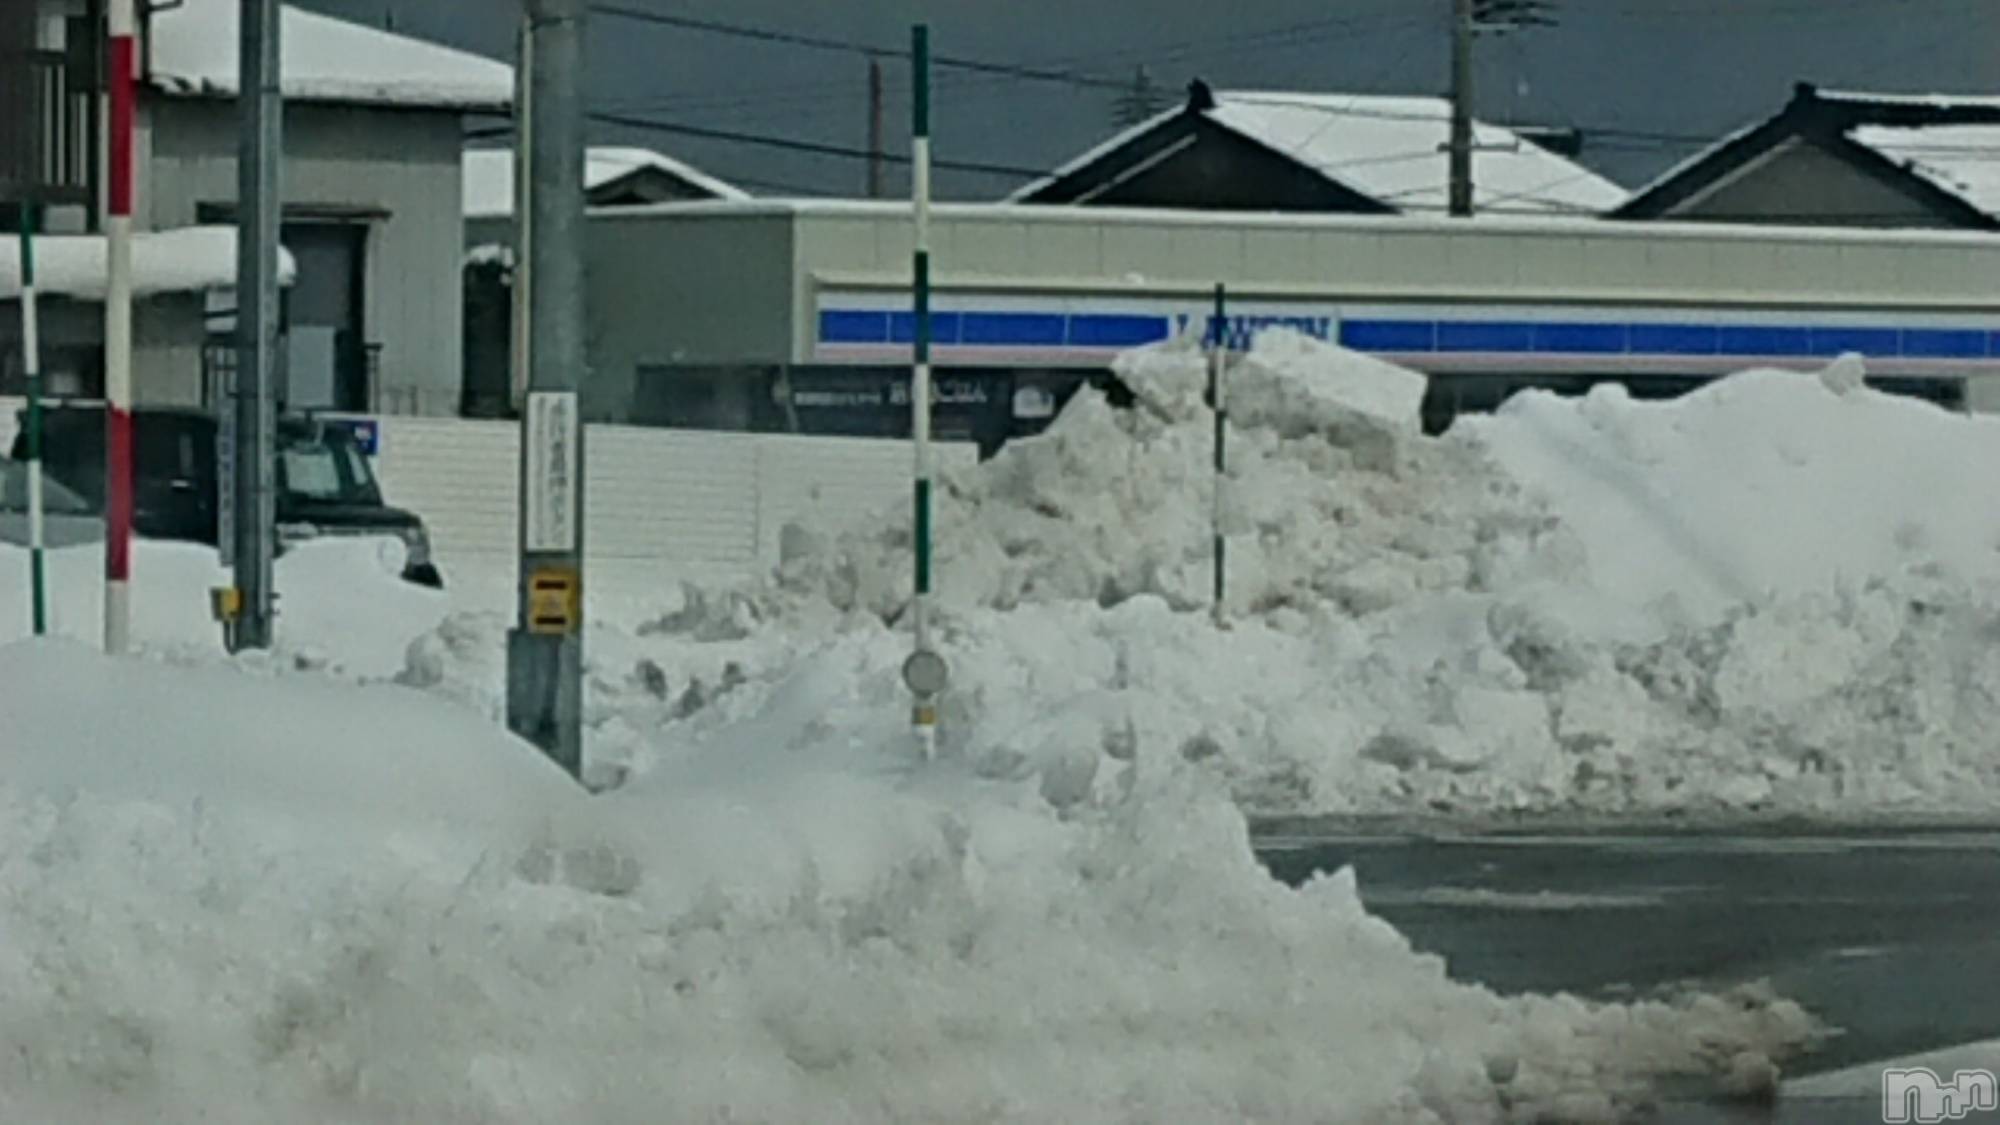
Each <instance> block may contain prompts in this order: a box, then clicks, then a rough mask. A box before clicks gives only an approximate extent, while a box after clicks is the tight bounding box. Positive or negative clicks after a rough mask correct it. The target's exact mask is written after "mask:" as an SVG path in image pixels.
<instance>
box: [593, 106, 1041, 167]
mask: <svg viewBox="0 0 2000 1125" xmlns="http://www.w3.org/2000/svg"><path fill="white" fill-rule="evenodd" d="M589 117H590V120H592V121H595V122H598V123H599V124H603V125H615V126H617V127H619V128H623V129H640V130H645V131H650V132H656V133H671V134H673V135H675V136H682V137H699V138H702V139H704V140H711V141H726V142H729V143H731V144H742V145H759V146H762V147H764V148H774V149H783V150H785V151H787V152H803V153H810V154H812V155H814V156H833V157H839V158H841V159H843V160H868V159H871V158H872V157H873V154H871V153H870V152H869V151H868V150H867V149H864V148H853V147H850V146H847V145H835V144H826V143H824V142H821V141H805V140H799V139H797V138H795V137H778V136H771V135H769V134H765V133H743V132H738V131H736V130H734V129H714V128H710V127H708V126H705V125H683V124H680V123H678V122H672V121H655V120H652V119H651V118H645V117H633V116H631V115H629V114H623V113H605V112H602V111H598V112H593V113H591V114H589ZM881 158H882V159H883V160H886V161H888V162H889V163H891V164H908V163H910V158H909V157H908V156H906V155H903V154H900V153H893V152H891V153H883V154H882V156H881ZM931 163H932V165H934V166H935V167H937V168H940V169H944V170H947V171H953V172H975V173H979V174H981V175H988V176H1006V177H1008V178H1010V179H1014V178H1023V177H1027V178H1032V177H1038V176H1042V175H1046V174H1047V173H1046V171H1045V170H1043V169H1040V168H1021V167H1017V166H1014V165H1008V164H983V163H979V162H977V161H971V160H943V159H934V160H932V161H931Z"/></svg>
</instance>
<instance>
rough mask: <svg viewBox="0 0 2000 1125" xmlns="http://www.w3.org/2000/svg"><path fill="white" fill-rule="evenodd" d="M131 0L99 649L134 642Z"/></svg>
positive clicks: (111, 272) (113, 213) (117, 132)
mask: <svg viewBox="0 0 2000 1125" xmlns="http://www.w3.org/2000/svg"><path fill="white" fill-rule="evenodd" d="M135 3H136V0H111V10H110V28H111V41H110V44H109V46H110V65H111V73H110V76H109V85H110V103H111V122H110V130H109V134H108V136H107V138H106V142H107V143H106V145H105V150H106V151H105V162H106V164H107V165H109V167H108V168H107V169H106V175H105V189H106V190H105V204H106V206H105V217H104V233H105V243H106V256H107V259H108V261H107V267H108V268H107V271H106V272H107V278H106V286H105V295H104V400H105V401H104V495H105V511H104V524H105V526H104V651H106V652H109V653H113V654H119V653H123V652H125V651H126V650H127V649H128V648H129V647H130V646H131V643H132V205H133V197H134V191H133V186H134V185H133V180H134V177H135V174H136V169H135V168H134V160H135V158H136V153H135V152H134V145H133V128H134V124H135V121H134V115H135V113H136V111H137V103H136V97H137V92H138V91H137V89H136V86H135V83H136V81H137V78H138V65H139V51H138V46H137V42H136V33H137V30H138V28H137V23H138V20H137V17H136V14H135V13H134V10H133V6H134V4H135Z"/></svg>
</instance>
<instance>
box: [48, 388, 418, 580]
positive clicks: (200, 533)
mask: <svg viewBox="0 0 2000 1125" xmlns="http://www.w3.org/2000/svg"><path fill="white" fill-rule="evenodd" d="M217 431H218V427H217V424H216V419H215V416H214V415H212V414H210V413H208V412H207V411H203V410H192V409H173V408H147V409H140V410H135V411H133V413H132V446H133V465H132V476H133V497H132V502H133V511H132V526H133V530H135V531H136V532H137V533H138V534H140V535H144V536H146V537H148V538H151V539H178V540H183V541H186V542H190V543H205V544H208V545H210V546H214V545H215V543H216V541H217V537H218V529H219V526H220V522H221V521H220V520H219V519H218V517H217V511H216V502H217V497H218V496H219V495H220V492H219V490H218V488H217V481H216V472H217V461H216V435H217ZM274 437H275V444H276V447H277V464H276V477H277V479H276V485H277V495H276V497H275V506H276V508H277V524H278V532H279V545H280V550H282V549H283V547H284V545H285V544H287V543H292V542H297V541H299V540H301V539H310V538H317V537H320V536H328V535H335V536H360V535H375V536H387V537H392V538H396V539H400V540H402V542H403V545H404V547H405V548H406V550H407V554H406V556H405V560H406V561H405V564H404V568H403V577H404V578H405V579H406V580H408V581H411V582H415V583H418V584H419V585H424V586H431V587H441V586H443V585H444V578H443V575H441V574H440V573H439V572H438V568H437V565H436V563H435V562H433V561H432V559H431V545H430V535H429V533H428V532H427V531H426V530H425V528H424V523H423V520H421V519H419V518H418V517H417V516H416V515H415V514H414V513H411V512H407V511H404V510H403V509H401V508H392V507H390V506H389V505H387V504H385V503H383V501H382V490H381V487H380V486H379V485H378V484H377V483H376V480H375V472H374V469H373V468H372V467H371V466H370V465H369V463H368V456H367V454H365V453H364V452H362V450H361V447H360V446H359V445H357V444H355V441H354V437H353V435H352V434H351V433H350V432H349V431H348V430H347V429H345V428H344V427H341V426H333V425H325V424H322V423H320V422H318V421H315V420H314V419H311V418H300V417H285V418H281V419H279V420H278V425H277V433H276V434H275V435H274ZM26 454H27V419H26V418H25V417H23V418H22V419H21V429H20V432H19V433H17V434H16V436H15V438H14V449H13V453H12V457H13V458H14V459H15V460H21V459H23V458H25V456H26ZM42 462H43V468H44V471H45V472H46V473H47V474H48V476H49V478H50V479H52V480H55V481H58V482H60V483H61V484H63V485H65V486H66V487H68V488H69V489H70V490H71V491H73V492H75V493H77V494H78V495H80V496H82V497H83V498H84V499H85V500H86V501H88V502H89V503H90V504H92V505H93V506H95V507H96V509H97V510H98V511H100V512H101V511H102V510H103V507H104V501H105V488H104V468H105V466H104V409H103V407H102V406H101V405H96V404H91V405H84V406H79V405H58V406H54V407H50V408H48V409H45V410H44V411H43V412H42Z"/></svg>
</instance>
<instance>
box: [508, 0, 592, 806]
mask: <svg viewBox="0 0 2000 1125" xmlns="http://www.w3.org/2000/svg"><path fill="white" fill-rule="evenodd" d="M526 5H527V6H526V11H527V14H528V51H527V59H526V61H527V63H528V65H529V66H530V67H532V70H531V72H530V83H529V84H530V90H529V94H530V100H529V103H528V106H527V107H526V118H527V130H528V133H527V136H528V138H529V143H530V145H531V146H532V147H531V149H530V152H529V171H530V177H529V178H530V179H531V180H532V182H533V190H532V193H531V196H530V198H529V199H528V200H527V201H526V203H527V210H528V211H530V212H532V213H531V214H530V215H529V217H528V221H529V224H530V225H529V228H528V233H529V238H528V240H527V241H528V254H527V258H528V268H529V272H530V274H531V275H532V277H533V279H534V287H533V289H532V290H531V291H530V294H529V300H530V304H531V305H532V319H533V333H532V335H531V336H530V341H529V346H530V349H531V355H530V364H531V366H530V368H529V371H528V393H527V401H526V403H525V406H524V408H523V409H522V411H521V509H520V512H521V525H520V533H521V537H520V601H519V616H518V619H517V622H516V625H515V628H514V630H513V631H512V632H510V633H509V634H508V636H507V727H508V729H509V730H511V731H513V732H514V733H515V734H517V735H519V736H521V737H522V738H524V739H526V740H528V741H529V742H532V743H534V744H535V745H536V746H539V747H541V749H542V750H543V752H545V753H547V754H548V755H549V757H550V758H552V759H554V760H555V762H556V764H557V765H559V766H561V767H562V768H563V769H564V770H566V771H568V772H569V774H570V776H571V777H576V778H581V777H582V775H583V512H584V507H583V500H584V492H583V479H582V477H583V465H584V458H583V437H584V435H583V425H582V420H581V417H580V413H579V409H578V397H577V389H578V386H579V383H580V380H581V377H582V373H583V367H584V362H585V356H584V336H583V332H584V325H583V318H584V299H583V223H584V199H583V101H582V89H581V87H582V79H583V33H584V12H585V7H584V0H526ZM515 113H516V115H517V116H519V115H521V114H522V113H523V109H522V107H519V106H516V107H515ZM521 210H522V208H520V207H518V206H517V207H516V211H517V213H519V212H520V211H521Z"/></svg>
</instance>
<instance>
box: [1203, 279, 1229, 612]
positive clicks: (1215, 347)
mask: <svg viewBox="0 0 2000 1125" xmlns="http://www.w3.org/2000/svg"><path fill="white" fill-rule="evenodd" d="M1227 301H1228V299H1227V296H1226V295H1225V290H1224V289H1223V287H1222V283H1221V282H1217V283H1216V285H1215V315H1214V317H1213V318H1212V319H1211V320H1210V321H1209V323H1210V324H1211V325H1213V327H1212V328H1211V329H1210V330H1209V341H1208V404H1209V407H1210V409H1211V410H1212V411H1213V412H1214V414H1215V495H1214V496H1213V498H1212V499H1213V504H1214V506H1213V507H1212V508H1211V509H1210V511H1209V515H1208V521H1209V523H1208V526H1209V535H1210V540H1211V548H1212V550H1213V552H1214V566H1215V574H1214V578H1215V591H1214V595H1215V597H1214V606H1213V608H1214V612H1215V623H1216V624H1217V625H1218V626H1220V625H1221V624H1222V623H1223V613H1222V603H1223V597H1224V594H1225V593H1226V591H1227V589H1228V582H1227V574H1226V572H1225V570H1224V565H1225V563H1226V561H1227V559H1226V552H1227V550H1228V540H1226V539H1224V538H1223V536H1222V506H1223V493H1224V491H1225V490H1226V489H1227V487H1228V480H1229V458H1228V456H1227V455H1226V453H1225V452H1224V449H1223V443H1224V442H1225V441H1227V440H1228V437H1229V405H1228V403H1227V402H1226V401H1225V400H1224V399H1223V397H1222V392H1223V388H1222V376H1223V373H1224V371H1223V368H1224V365H1225V364H1226V363H1227V362H1228V360H1229V353H1228V348H1229V317H1228V303H1227Z"/></svg>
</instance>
